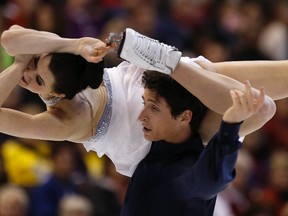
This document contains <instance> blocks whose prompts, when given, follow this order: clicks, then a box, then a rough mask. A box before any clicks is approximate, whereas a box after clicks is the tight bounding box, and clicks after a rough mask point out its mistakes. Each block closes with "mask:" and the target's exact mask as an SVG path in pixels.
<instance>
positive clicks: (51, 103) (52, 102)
mask: <svg viewBox="0 0 288 216" xmlns="http://www.w3.org/2000/svg"><path fill="white" fill-rule="evenodd" d="M39 97H40V98H41V100H42V101H43V102H44V103H45V104H46V105H47V106H54V105H56V104H57V103H58V102H59V101H61V100H62V98H61V97H52V98H51V99H48V100H47V99H44V98H43V97H42V96H41V95H40V94H39Z"/></svg>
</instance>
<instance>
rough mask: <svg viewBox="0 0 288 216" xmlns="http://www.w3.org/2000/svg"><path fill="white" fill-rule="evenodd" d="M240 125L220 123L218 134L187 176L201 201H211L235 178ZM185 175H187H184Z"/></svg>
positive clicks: (239, 144)
mask: <svg viewBox="0 0 288 216" xmlns="http://www.w3.org/2000/svg"><path fill="white" fill-rule="evenodd" d="M240 125H241V123H238V124H229V123H225V122H222V123H221V126H220V129H219V132H218V133H217V134H216V135H215V136H214V137H213V138H212V139H211V140H210V142H209V143H208V145H207V146H206V147H205V149H204V150H203V152H202V153H201V155H200V157H199V159H198V161H197V162H196V163H195V166H193V168H192V172H191V170H189V171H188V172H189V174H188V175H187V176H189V177H188V179H186V180H189V181H192V182H190V183H192V184H193V190H194V192H195V193H196V194H197V196H198V197H199V198H201V199H211V198H212V197H214V196H215V195H217V193H219V192H220V191H221V190H223V189H224V188H225V187H226V186H227V185H228V183H229V182H231V181H232V180H233V179H234V178H235V169H234V168H235V164H236V160H237V153H238V149H239V148H240V147H241V146H242V144H241V142H240V141H238V140H239V135H238V133H239V129H240ZM186 174H187V173H186Z"/></svg>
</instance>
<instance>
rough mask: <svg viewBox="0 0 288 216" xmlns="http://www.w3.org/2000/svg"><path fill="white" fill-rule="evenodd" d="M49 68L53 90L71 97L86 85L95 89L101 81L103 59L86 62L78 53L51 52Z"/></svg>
mask: <svg viewBox="0 0 288 216" xmlns="http://www.w3.org/2000/svg"><path fill="white" fill-rule="evenodd" d="M48 67H49V69H50V70H51V72H52V73H53V75H54V78H55V83H54V86H53V88H54V89H53V90H54V91H55V92H56V93H60V94H61V93H62V94H65V98H67V99H72V98H73V97H74V96H75V95H76V94H77V93H79V92H80V91H82V90H84V89H86V88H87V87H90V88H93V89H96V88H98V87H99V85H100V84H101V83H102V81H103V73H104V67H105V65H104V61H101V62H99V63H90V62H87V61H86V59H84V58H83V57H82V56H80V55H74V54H70V53H52V54H51V61H50V63H49V66H48Z"/></svg>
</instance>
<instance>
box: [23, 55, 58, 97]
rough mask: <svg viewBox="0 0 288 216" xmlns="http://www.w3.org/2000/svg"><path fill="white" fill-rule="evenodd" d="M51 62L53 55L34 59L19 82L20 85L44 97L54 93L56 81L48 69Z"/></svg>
mask: <svg viewBox="0 0 288 216" xmlns="http://www.w3.org/2000/svg"><path fill="white" fill-rule="evenodd" d="M50 60H51V55H48V54H44V55H40V56H35V57H34V58H32V60H31V61H30V62H29V64H28V67H27V69H26V70H25V71H24V73H23V76H22V78H21V79H20V81H19V85H20V86H21V87H23V88H25V89H27V90H29V91H31V92H34V93H36V94H41V95H43V96H45V95H49V94H51V93H52V92H53V88H52V87H53V83H54V82H55V79H54V76H53V74H52V72H51V71H50V70H49V68H48V65H49V63H50Z"/></svg>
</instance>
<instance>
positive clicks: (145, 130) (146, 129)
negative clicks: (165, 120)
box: [143, 127, 152, 133]
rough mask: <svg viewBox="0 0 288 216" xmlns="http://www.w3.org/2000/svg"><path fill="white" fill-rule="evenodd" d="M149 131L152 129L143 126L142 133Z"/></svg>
mask: <svg viewBox="0 0 288 216" xmlns="http://www.w3.org/2000/svg"><path fill="white" fill-rule="evenodd" d="M150 131H152V130H151V129H149V128H147V127H143V132H144V133H148V132H150Z"/></svg>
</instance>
